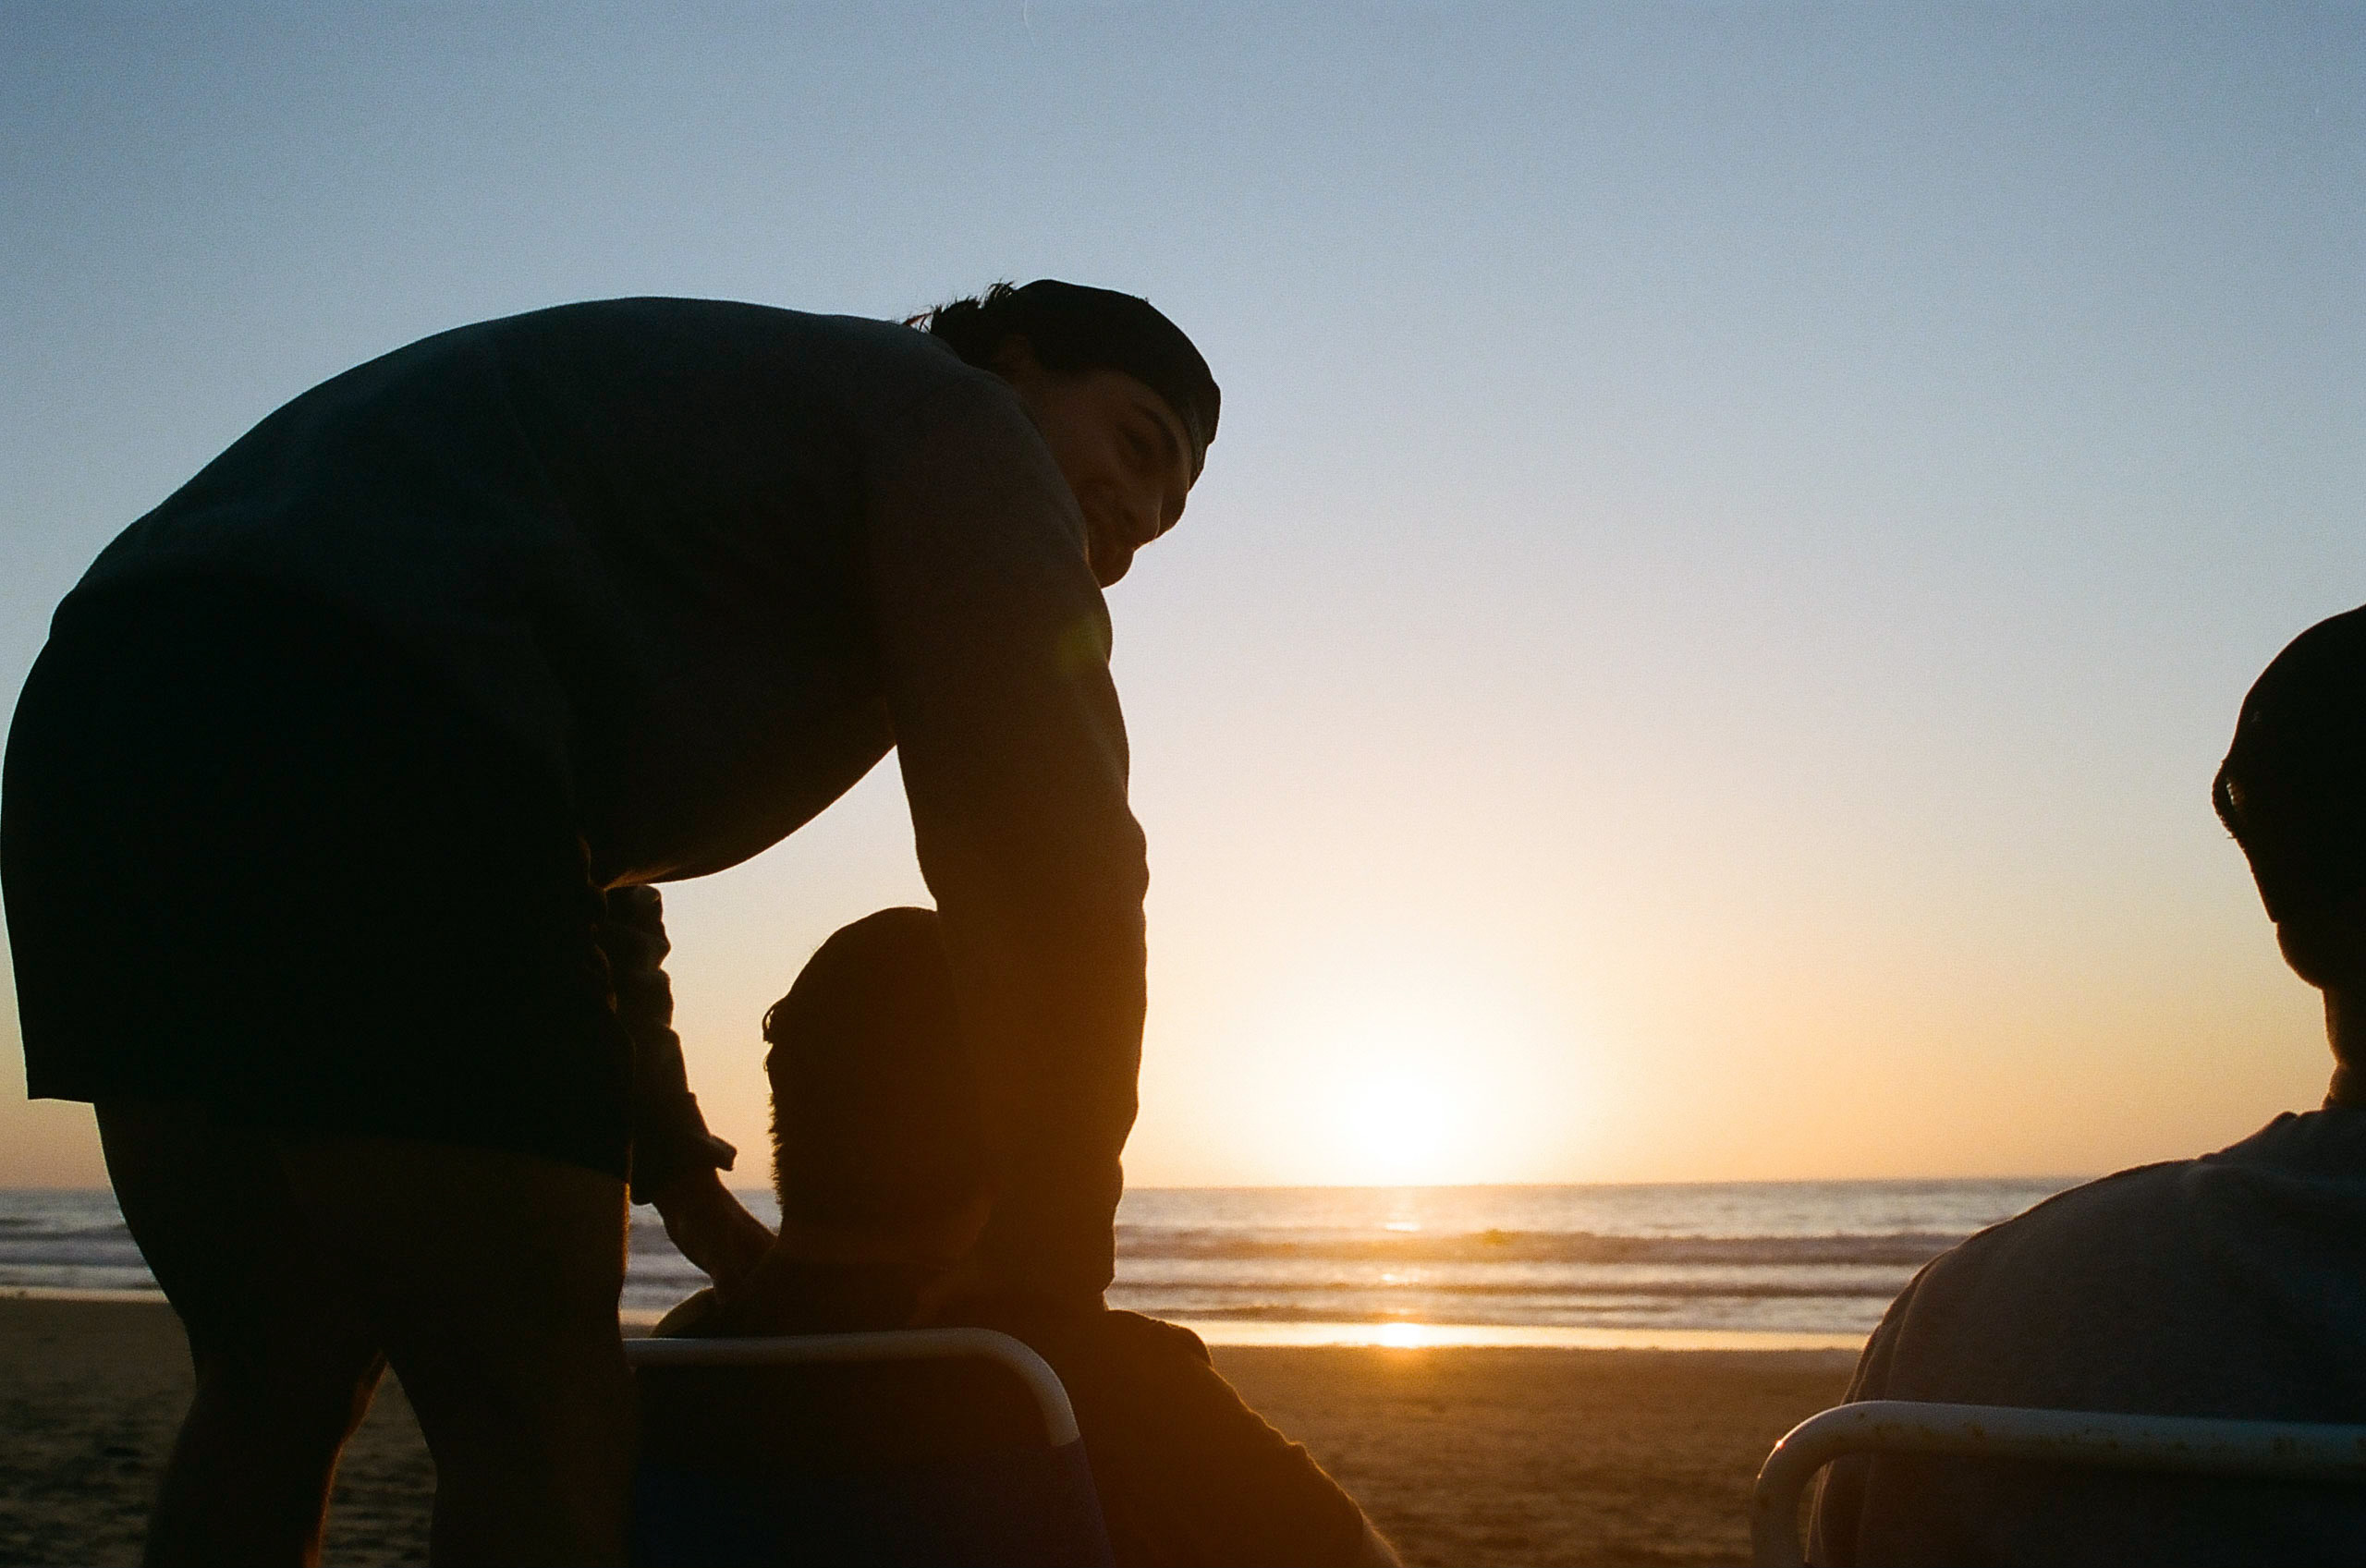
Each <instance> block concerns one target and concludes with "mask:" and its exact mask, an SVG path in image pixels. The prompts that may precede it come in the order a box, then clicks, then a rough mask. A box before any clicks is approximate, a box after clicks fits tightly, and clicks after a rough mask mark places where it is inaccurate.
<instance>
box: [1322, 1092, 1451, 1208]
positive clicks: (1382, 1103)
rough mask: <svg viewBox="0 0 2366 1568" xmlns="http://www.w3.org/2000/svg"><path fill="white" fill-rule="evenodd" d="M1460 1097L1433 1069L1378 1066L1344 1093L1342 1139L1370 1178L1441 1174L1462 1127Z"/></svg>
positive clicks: (1387, 1179) (1393, 1180)
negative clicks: (1459, 1111)
mask: <svg viewBox="0 0 2366 1568" xmlns="http://www.w3.org/2000/svg"><path fill="white" fill-rule="evenodd" d="M1457 1099H1458V1097H1457V1095H1455V1094H1453V1093H1452V1092H1450V1090H1449V1088H1447V1086H1446V1085H1445V1083H1444V1082H1443V1081H1441V1078H1440V1076H1439V1075H1437V1074H1435V1073H1432V1072H1425V1071H1422V1070H1420V1069H1418V1068H1404V1067H1382V1068H1378V1069H1376V1070H1375V1071H1373V1072H1372V1074H1371V1075H1370V1076H1366V1077H1365V1078H1363V1079H1362V1080H1361V1081H1360V1082H1358V1083H1355V1084H1352V1085H1350V1086H1348V1089H1347V1092H1346V1093H1345V1094H1343V1095H1342V1096H1341V1097H1340V1100H1341V1107H1340V1120H1341V1125H1340V1131H1341V1134H1342V1137H1341V1142H1343V1143H1344V1144H1346V1145H1347V1147H1348V1149H1349V1150H1351V1151H1352V1153H1353V1155H1354V1157H1355V1159H1356V1160H1357V1161H1358V1163H1360V1164H1361V1165H1362V1166H1363V1167H1364V1168H1365V1169H1366V1170H1367V1171H1369V1172H1370V1173H1371V1176H1370V1178H1369V1179H1371V1180H1373V1181H1377V1182H1388V1183H1396V1182H1403V1183H1417V1182H1421V1181H1424V1180H1437V1179H1441V1178H1440V1177H1439V1175H1438V1173H1439V1171H1440V1170H1441V1168H1442V1167H1443V1165H1444V1164H1445V1156H1446V1155H1447V1154H1448V1153H1449V1152H1451V1151H1452V1150H1453V1147H1454V1145H1456V1144H1457V1142H1458V1138H1457V1134H1458V1133H1459V1132H1460V1131H1461V1128H1460V1127H1459V1126H1457V1122H1458V1121H1459V1120H1460V1117H1459V1115H1458V1110H1459V1107H1458V1106H1457Z"/></svg>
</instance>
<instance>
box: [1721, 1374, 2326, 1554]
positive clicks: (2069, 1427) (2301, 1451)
mask: <svg viewBox="0 0 2366 1568" xmlns="http://www.w3.org/2000/svg"><path fill="white" fill-rule="evenodd" d="M1850 1453H1945V1454H1955V1455H1958V1456H1963V1457H1969V1458H1980V1459H2034V1460H2041V1461H2043V1462H2045V1463H2047V1464H2053V1465H2102V1466H2107V1467H2112V1468H2116V1469H2123V1470H2154V1471H2160V1472H2163V1473H2165V1474H2171V1475H2181V1476H2246V1477H2264V1478H2267V1479H2272V1480H2286V1481H2334V1482H2349V1483H2360V1482H2366V1427H2336V1426H2321V1425H2317V1424H2314V1423H2309V1422H2298V1421H2221V1420H2203V1419H2200V1418H2196V1417H2193V1416H2126V1415H2110V1414H2104V1413H2099V1412H2092V1411H2083V1410H2027V1409H2022V1408H2019V1407H2017V1406H2013V1405H2003V1404H1922V1403H1921V1402H1918V1401H1912V1400H1902V1399H1872V1400H1865V1401H1862V1402H1860V1403H1859V1404H1842V1405H1837V1406H1835V1407H1834V1408H1833V1409H1830V1410H1826V1411H1823V1412H1820V1413H1819V1414H1817V1415H1814V1416H1809V1417H1808V1418H1807V1419H1806V1420H1804V1421H1802V1422H1800V1423H1799V1425H1798V1426H1796V1427H1794V1428H1791V1429H1790V1431H1789V1432H1788V1433H1787V1434H1786V1435H1785V1436H1784V1438H1783V1440H1781V1441H1780V1442H1777V1443H1776V1444H1775V1445H1774V1450H1773V1452H1771V1453H1768V1454H1767V1456H1766V1463H1765V1464H1764V1465H1762V1466H1761V1467H1760V1468H1759V1472H1758V1482H1757V1485H1756V1486H1755V1487H1754V1488H1753V1489H1751V1493H1750V1550H1751V1561H1752V1562H1756V1563H1758V1564H1760V1565H1761V1568H1772V1565H1774V1564H1781V1565H1783V1568H1797V1565H1799V1564H1801V1563H1803V1562H1806V1558H1805V1556H1804V1554H1803V1553H1802V1552H1801V1550H1800V1547H1799V1497H1800V1495H1801V1494H1802V1493H1803V1492H1804V1491H1806V1489H1807V1484H1808V1482H1809V1481H1810V1480H1811V1479H1813V1478H1814V1476H1815V1473H1816V1472H1817V1471H1819V1470H1821V1469H1823V1467H1824V1466H1825V1465H1829V1464H1831V1463H1832V1462H1833V1461H1834V1460H1835V1459H1838V1458H1840V1457H1842V1456H1843V1455H1845V1454H1850Z"/></svg>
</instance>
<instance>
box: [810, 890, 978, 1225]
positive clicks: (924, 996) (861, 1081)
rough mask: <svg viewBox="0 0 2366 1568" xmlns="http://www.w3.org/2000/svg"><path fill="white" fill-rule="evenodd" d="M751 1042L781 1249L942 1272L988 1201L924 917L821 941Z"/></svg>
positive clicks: (872, 919)
mask: <svg viewBox="0 0 2366 1568" xmlns="http://www.w3.org/2000/svg"><path fill="white" fill-rule="evenodd" d="M764 1039H765V1040H766V1041H767V1042H768V1043H769V1044H770V1045H771V1047H772V1051H771V1054H770V1056H768V1057H767V1058H766V1061H765V1064H764V1065H765V1072H766V1073H767V1075H768V1076H770V1077H771V1079H772V1088H773V1171H774V1186H775V1189H776V1191H777V1192H778V1194H779V1197H780V1212H781V1223H782V1233H783V1235H784V1237H792V1236H801V1237H802V1238H803V1240H804V1243H805V1245H806V1247H807V1250H808V1252H809V1253H811V1254H812V1255H815V1256H827V1255H828V1254H829V1253H830V1252H831V1251H832V1249H833V1248H835V1249H837V1250H838V1251H839V1252H841V1253H842V1255H843V1257H844V1260H845V1261H848V1262H896V1263H909V1264H912V1265H915V1266H926V1265H932V1264H933V1265H936V1266H941V1267H949V1266H951V1264H953V1263H954V1262H955V1261H957V1259H958V1258H960V1256H961V1255H962V1254H963V1253H965V1252H967V1251H968V1250H969V1249H970V1246H971V1245H972V1244H973V1243H974V1242H975V1241H976V1239H977V1235H978V1233H979V1232H980V1231H981V1230H982V1228H983V1226H984V1224H985V1219H986V1214H987V1210H988V1208H989V1206H990V1197H991V1193H990V1189H989V1185H988V1178H987V1173H986V1169H987V1168H986V1154H985V1144H984V1135H983V1131H982V1113H981V1111H980V1108H979V1099H978V1086H977V1078H976V1075H975V1073H974V1071H973V1069H972V1067H971V1064H970V1057H969V1054H968V1051H967V1049H966V1047H965V1046H964V1043H963V1040H962V1035H961V1027H960V1017H959V1014H958V1012H957V1008H956V1006H955V1003H954V996H953V975H952V971H951V969H950V967H949V966H947V965H946V962H945V949H944V946H943V944H942V943H941V942H940V940H939V938H938V934H937V921H936V913H935V911H933V910H930V909H883V910H881V911H879V912H878V913H877V914H875V915H871V916H866V917H865V918H862V919H860V920H857V921H856V922H855V923H854V924H852V925H850V926H848V927H847V928H845V929H844V930H840V931H838V932H837V933H836V934H835V935H834V936H832V937H831V938H830V940H829V941H827V942H823V944H822V946H821V948H820V950H819V951H817V952H816V953H815V954H813V956H812V958H811V960H809V961H808V962H807V964H806V966H805V968H804V970H803V972H801V973H800V974H799V976H798V977H797V983H796V984H795V985H793V986H792V987H790V988H789V992H788V994H787V996H785V997H783V998H781V1000H780V1001H779V1002H778V1003H774V1006H773V1009H772V1011H771V1012H769V1013H767V1014H765V1015H764Z"/></svg>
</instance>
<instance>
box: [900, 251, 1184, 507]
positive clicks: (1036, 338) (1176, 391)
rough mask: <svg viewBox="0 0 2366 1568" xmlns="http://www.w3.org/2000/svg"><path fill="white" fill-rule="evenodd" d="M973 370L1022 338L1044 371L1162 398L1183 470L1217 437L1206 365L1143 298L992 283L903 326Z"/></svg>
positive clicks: (1057, 285)
mask: <svg viewBox="0 0 2366 1568" xmlns="http://www.w3.org/2000/svg"><path fill="white" fill-rule="evenodd" d="M905 324H906V325H907V326H915V327H919V328H920V329H921V330H922V331H923V332H926V333H928V334H930V335H931V336H933V337H936V338H938V339H941V340H942V341H943V342H944V343H945V346H947V347H948V348H951V349H952V350H953V351H954V352H955V353H956V354H958V355H960V356H961V358H962V359H964V360H966V361H967V362H968V363H970V364H972V365H975V366H977V367H978V368H979V369H980V370H983V371H991V370H994V369H996V363H995V360H996V356H998V355H999V354H1000V353H1001V352H1002V346H1003V345H1004V344H1005V343H1006V342H1008V341H1009V340H1010V339H1012V338H1014V337H1022V338H1025V339H1026V340H1027V343H1028V346H1030V347H1031V348H1032V349H1033V350H1034V351H1035V359H1036V360H1037V362H1039V363H1040V364H1042V365H1043V368H1044V369H1045V370H1047V371H1063V372H1075V371H1100V370H1111V371H1124V372H1125V373H1126V374H1128V375H1129V376H1132V377H1133V378H1134V379H1135V380H1137V381H1139V382H1140V383H1142V384H1143V385H1145V386H1147V387H1149V388H1150V389H1151V390H1152V391H1153V392H1155V393H1157V394H1158V395H1159V396H1161V397H1162V398H1164V399H1165V400H1166V404H1167V406H1168V407H1171V408H1173V409H1174V410H1175V417H1176V418H1177V419H1179V420H1181V421H1182V424H1183V429H1184V432H1185V433H1186V434H1187V435H1188V436H1189V439H1190V442H1191V453H1190V457H1191V472H1192V474H1193V475H1194V476H1196V475H1197V474H1198V473H1199V471H1200V467H1201V464H1202V463H1203V462H1204V461H1205V460H1206V457H1207V450H1208V444H1209V443H1211V442H1213V441H1214V440H1215V438H1216V417H1217V415H1218V414H1219V413H1220V412H1221V411H1222V407H1223V394H1222V392H1221V391H1220V390H1219V389H1218V388H1217V386H1216V382H1215V377H1214V376H1213V374H1212V373H1210V371H1209V370H1208V362H1207V361H1206V360H1205V359H1201V357H1200V350H1199V349H1198V348H1197V347H1196V346H1193V344H1192V342H1191V340H1190V339H1189V337H1187V336H1185V335H1184V334H1183V329H1182V328H1180V327H1178V326H1177V325H1176V324H1175V323H1174V322H1171V321H1168V320H1167V319H1166V318H1165V316H1164V315H1162V314H1160V313H1159V311H1158V310H1157V308H1156V307H1155V306H1153V305H1152V304H1151V302H1150V301H1149V300H1147V299H1144V298H1140V297H1139V296H1136V295H1131V294H1119V293H1117V292H1116V291H1115V290H1112V289H1106V288H1088V287H1085V286H1083V285H1081V284H1074V283H1062V282H1060V281H1059V280H1058V279H1057V278H1038V279H1036V280H1035V281H1034V282H1033V283H1031V284H1029V285H1027V286H1025V287H1023V288H1014V287H1012V286H1010V285H1009V284H1007V283H997V284H995V285H994V286H992V287H990V288H988V289H987V290H986V291H985V293H983V294H981V295H974V296H971V297H970V298H963V299H955V300H952V301H949V302H948V303H946V304H943V305H939V306H938V307H937V308H936V309H935V310H927V311H923V312H922V313H921V314H920V315H917V316H914V317H911V318H910V319H909V321H907V322H905Z"/></svg>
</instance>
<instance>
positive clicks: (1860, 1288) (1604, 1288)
mask: <svg viewBox="0 0 2366 1568" xmlns="http://www.w3.org/2000/svg"><path fill="white" fill-rule="evenodd" d="M1905 1285H1906V1280H1905V1277H1904V1276H1903V1275H1900V1276H1896V1277H1894V1278H1890V1279H1886V1280H1828V1281H1817V1280H1734V1279H1724V1280H1687V1279H1666V1278H1662V1279H1654V1280H1651V1281H1648V1282H1626V1281H1618V1282H1606V1283H1604V1284H1601V1285H1597V1286H1588V1285H1585V1284H1577V1283H1571V1282H1567V1281H1541V1282H1506V1281H1467V1282H1466V1281H1457V1282H1433V1281H1429V1280H1386V1281H1377V1280H1323V1281H1314V1282H1307V1283H1303V1284H1301V1283H1297V1282H1292V1283H1291V1284H1289V1285H1287V1286H1285V1287H1282V1288H1281V1289H1279V1290H1276V1289H1274V1288H1273V1287H1271V1286H1269V1285H1259V1284H1232V1283H1227V1282H1222V1281H1213V1280H1192V1279H1165V1280H1163V1279H1158V1278H1155V1277H1153V1276H1144V1275H1137V1274H1131V1273H1120V1274H1119V1275H1118V1276H1117V1288H1119V1289H1121V1290H1126V1291H1131V1292H1136V1293H1141V1294H1149V1293H1158V1294H1165V1295H1229V1294H1259V1295H1289V1296H1293V1297H1310V1296H1311V1297H1314V1298H1317V1299H1320V1298H1321V1297H1323V1296H1328V1295H1438V1296H1457V1297H1478V1298H1490V1299H1496V1300H1506V1301H1508V1300H1526V1301H1537V1300H1545V1299H1551V1300H1554V1301H1567V1302H1572V1303H1584V1302H1589V1301H1606V1300H1610V1299H1612V1298H1614V1297H1615V1298H1616V1299H1618V1300H1621V1301H1629V1300H1639V1299H1646V1298H1648V1299H1653V1300H1657V1299H1661V1298H1667V1299H1673V1300H1686V1299H1701V1300H1708V1299H1713V1298H1727V1299H1731V1300H1736V1301H1822V1300H1833V1301H1839V1300H1848V1299H1852V1298H1853V1299H1860V1300H1868V1301H1887V1300H1889V1299H1890V1298H1891V1297H1892V1296H1895V1295H1897V1293H1898V1292H1899V1291H1900V1290H1902V1289H1903V1288H1905Z"/></svg>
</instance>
